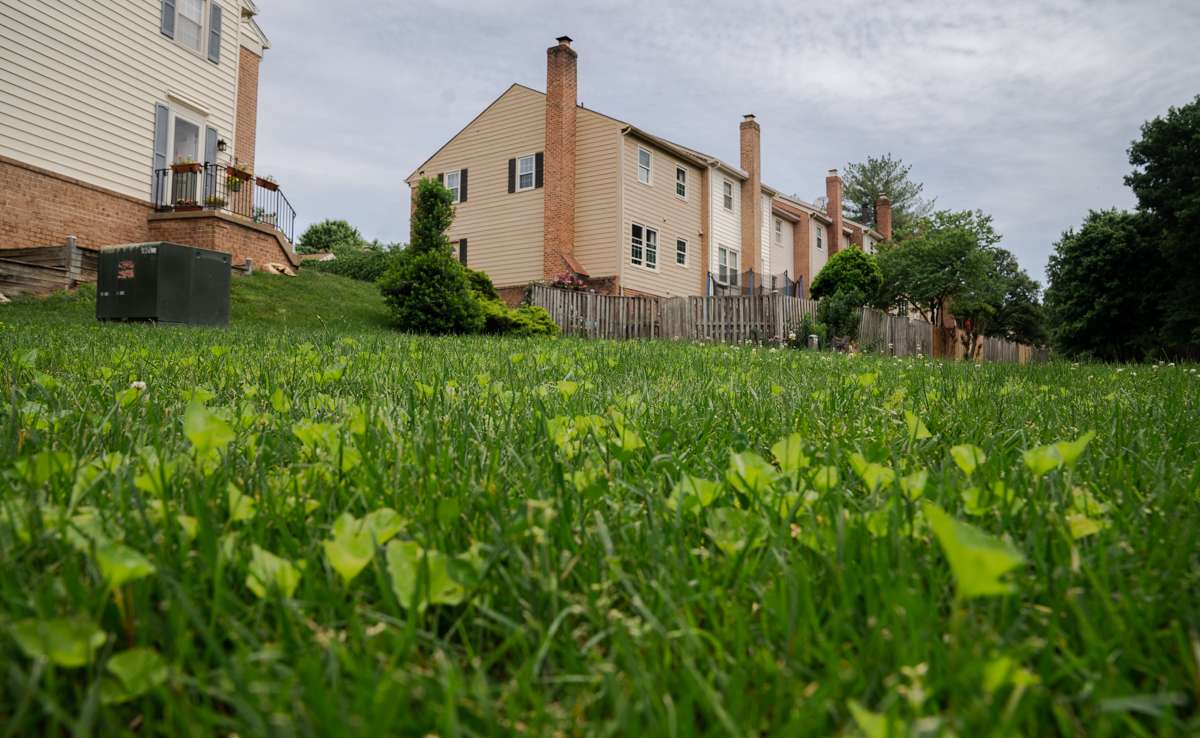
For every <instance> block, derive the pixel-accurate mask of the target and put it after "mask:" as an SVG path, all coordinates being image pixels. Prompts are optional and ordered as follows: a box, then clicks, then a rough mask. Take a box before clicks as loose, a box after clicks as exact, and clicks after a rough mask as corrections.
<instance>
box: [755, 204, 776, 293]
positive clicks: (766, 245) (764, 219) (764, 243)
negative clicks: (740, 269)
mask: <svg viewBox="0 0 1200 738" xmlns="http://www.w3.org/2000/svg"><path fill="white" fill-rule="evenodd" d="M759 200H760V204H759V212H760V213H762V215H761V216H760V219H759V224H758V227H759V235H760V238H759V241H758V242H759V251H760V256H759V259H760V261H761V263H762V273H763V275H764V277H765V276H767V275H771V274H774V273H775V272H777V271H779V270H778V269H776V268H775V265H774V264H772V263H771V196H770V195H759ZM763 284H767V282H765V281H764V282H763Z"/></svg>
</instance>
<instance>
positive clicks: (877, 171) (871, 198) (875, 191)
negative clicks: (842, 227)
mask: <svg viewBox="0 0 1200 738" xmlns="http://www.w3.org/2000/svg"><path fill="white" fill-rule="evenodd" d="M911 169H912V167H911V166H910V165H907V164H905V163H904V162H903V161H902V160H900V159H899V158H893V157H892V155H891V154H890V153H888V154H884V155H883V156H879V157H876V156H868V157H867V160H866V161H865V162H861V163H857V164H847V165H846V171H845V173H844V175H843V177H842V181H843V188H844V189H843V192H842V201H843V203H844V210H845V212H846V215H847V216H849V217H850V219H851V220H855V221H858V222H859V223H863V224H864V225H869V226H871V227H872V228H878V222H879V221H878V216H877V215H876V213H875V203H876V202H878V201H879V197H880V195H887V196H888V199H889V200H891V201H892V229H893V231H894V232H895V231H902V230H904V229H905V228H907V227H908V226H909V225H911V223H912V221H914V220H916V219H919V218H922V217H925V216H926V215H928V214H929V212H930V211H931V210H932V209H933V202H932V201H930V202H926V201H925V200H922V199H921V191H922V190H924V189H925V185H923V184H921V183H920V182H914V181H913V180H912V178H911V177H910V176H909V170H911Z"/></svg>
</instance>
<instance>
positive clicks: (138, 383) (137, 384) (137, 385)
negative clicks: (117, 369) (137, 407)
mask: <svg viewBox="0 0 1200 738" xmlns="http://www.w3.org/2000/svg"><path fill="white" fill-rule="evenodd" d="M129 389H135V390H137V391H138V392H145V391H146V383H145V382H143V381H142V380H140V379H138V380H135V381H133V382H130V383H129Z"/></svg>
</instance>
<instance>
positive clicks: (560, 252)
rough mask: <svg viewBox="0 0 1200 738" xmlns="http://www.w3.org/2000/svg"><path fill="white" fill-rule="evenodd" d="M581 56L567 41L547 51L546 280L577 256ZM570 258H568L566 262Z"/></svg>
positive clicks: (544, 215) (544, 243)
mask: <svg viewBox="0 0 1200 738" xmlns="http://www.w3.org/2000/svg"><path fill="white" fill-rule="evenodd" d="M577 58H578V56H577V54H576V53H575V50H574V49H572V48H571V39H570V38H568V37H566V36H563V37H561V38H559V39H558V45H557V46H551V47H550V48H549V49H547V50H546V153H545V157H544V161H545V182H544V186H545V196H544V199H543V208H544V209H543V221H544V224H543V231H542V239H543V241H542V276H543V277H544V278H545V279H553V278H554V277H556V276H557V275H559V274H561V273H562V272H563V271H564V270H565V269H566V267H567V264H568V263H573V260H574V255H575V111H576V108H575V101H576V96H577V93H578V91H577V87H576V85H577V80H576V64H577ZM564 257H565V258H564Z"/></svg>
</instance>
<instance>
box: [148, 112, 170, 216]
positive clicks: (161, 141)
mask: <svg viewBox="0 0 1200 738" xmlns="http://www.w3.org/2000/svg"><path fill="white" fill-rule="evenodd" d="M170 118H171V112H170V111H169V110H168V109H167V106H166V105H163V104H162V103H158V104H156V105H155V106H154V159H153V162H154V163H153V170H154V171H153V172H151V175H150V194H151V197H152V198H153V200H154V204H155V205H156V206H158V205H165V204H166V202H167V193H166V186H165V185H166V183H167V174H166V169H167V129H168V127H169V124H170Z"/></svg>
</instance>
